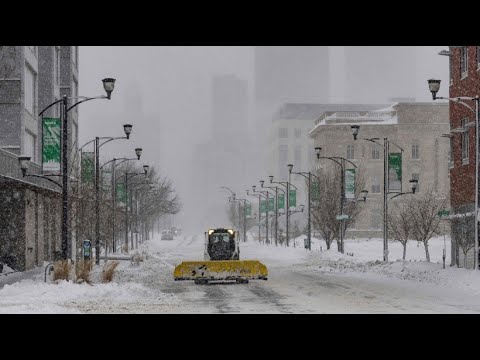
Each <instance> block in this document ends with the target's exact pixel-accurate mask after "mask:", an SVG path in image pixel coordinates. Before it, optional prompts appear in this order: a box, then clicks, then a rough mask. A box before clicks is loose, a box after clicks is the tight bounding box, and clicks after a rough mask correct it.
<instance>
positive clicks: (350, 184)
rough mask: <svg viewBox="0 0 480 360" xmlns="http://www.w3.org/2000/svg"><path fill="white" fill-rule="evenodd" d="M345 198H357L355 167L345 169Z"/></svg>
mask: <svg viewBox="0 0 480 360" xmlns="http://www.w3.org/2000/svg"><path fill="white" fill-rule="evenodd" d="M345 198H346V199H355V169H345Z"/></svg>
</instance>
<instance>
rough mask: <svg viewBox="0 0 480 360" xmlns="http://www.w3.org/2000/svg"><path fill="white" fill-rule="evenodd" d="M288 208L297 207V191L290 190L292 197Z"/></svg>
mask: <svg viewBox="0 0 480 360" xmlns="http://www.w3.org/2000/svg"><path fill="white" fill-rule="evenodd" d="M288 206H289V207H297V190H295V189H293V190H292V189H290V196H289V197H288Z"/></svg>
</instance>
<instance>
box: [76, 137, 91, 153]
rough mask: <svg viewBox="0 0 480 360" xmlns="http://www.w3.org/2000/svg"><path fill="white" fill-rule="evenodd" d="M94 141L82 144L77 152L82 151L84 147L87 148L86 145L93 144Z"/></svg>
mask: <svg viewBox="0 0 480 360" xmlns="http://www.w3.org/2000/svg"><path fill="white" fill-rule="evenodd" d="M94 141H95V139H92V140H90V141H89V142H87V143H85V144H83V146H82V147H81V148H80V149H78V151H82V149H83V148H84V147H85V146H87V145H88V144H90V143H92V142H94Z"/></svg>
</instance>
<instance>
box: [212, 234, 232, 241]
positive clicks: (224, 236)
mask: <svg viewBox="0 0 480 360" xmlns="http://www.w3.org/2000/svg"><path fill="white" fill-rule="evenodd" d="M212 240H213V242H214V243H216V242H218V241H225V242H228V241H230V234H229V233H214V234H212Z"/></svg>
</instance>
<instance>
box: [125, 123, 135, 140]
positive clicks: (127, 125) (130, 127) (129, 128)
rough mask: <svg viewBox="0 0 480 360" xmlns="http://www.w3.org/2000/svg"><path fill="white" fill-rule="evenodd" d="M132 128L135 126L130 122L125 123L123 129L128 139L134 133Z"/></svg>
mask: <svg viewBox="0 0 480 360" xmlns="http://www.w3.org/2000/svg"><path fill="white" fill-rule="evenodd" d="M132 128H133V126H132V125H130V124H125V125H123V131H124V132H125V135H126V136H127V139H130V134H131V133H132Z"/></svg>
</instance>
